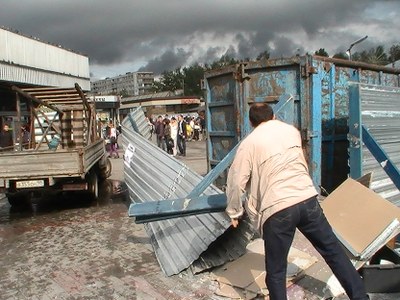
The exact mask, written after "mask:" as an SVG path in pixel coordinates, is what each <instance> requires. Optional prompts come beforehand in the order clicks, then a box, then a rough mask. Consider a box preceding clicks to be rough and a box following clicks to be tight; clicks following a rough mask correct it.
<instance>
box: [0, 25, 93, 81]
mask: <svg viewBox="0 0 400 300" xmlns="http://www.w3.org/2000/svg"><path fill="white" fill-rule="evenodd" d="M0 60H2V61H5V62H9V63H12V64H15V65H21V66H26V67H30V68H35V69H41V70H47V71H52V72H56V73H63V74H69V75H71V76H75V77H84V78H89V77H90V73H89V58H88V57H87V56H84V55H82V54H78V53H76V52H72V51H70V50H66V49H64V48H62V47H61V46H58V45H52V44H49V43H45V42H42V41H40V40H38V39H34V38H29V37H26V36H23V35H20V34H18V33H14V32H11V31H8V30H5V29H3V28H0Z"/></svg>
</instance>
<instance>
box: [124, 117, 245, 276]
mask: <svg viewBox="0 0 400 300" xmlns="http://www.w3.org/2000/svg"><path fill="white" fill-rule="evenodd" d="M135 123H137V124H135ZM145 123H146V121H145V119H144V113H143V111H142V110H141V109H136V110H134V111H133V112H132V113H131V115H130V116H128V117H126V118H125V119H124V120H123V122H122V144H123V147H124V148H125V149H126V151H125V155H124V160H125V167H124V175H125V182H126V184H127V186H128V189H129V195H130V198H131V200H132V201H134V202H146V201H155V200H163V199H177V198H184V197H186V196H187V195H188V194H189V193H190V192H191V191H192V190H193V188H194V187H195V186H196V185H197V184H199V183H200V181H201V180H202V177H201V176H200V175H199V174H197V173H195V172H193V171H191V170H190V169H189V168H188V166H186V165H185V164H184V163H183V162H182V161H179V160H177V159H175V158H173V157H171V156H170V155H169V154H167V152H165V151H163V150H161V149H160V148H158V147H157V146H156V145H155V144H154V143H152V142H151V141H149V139H148V137H143V136H142V134H143V135H145V136H147V130H148V127H146V126H144V125H141V124H145ZM146 128H147V129H146ZM216 193H222V191H221V190H219V189H218V188H216V187H215V186H209V187H208V188H207V189H206V190H205V191H204V193H202V195H212V194H216ZM242 223H243V225H242V227H241V229H239V230H232V231H226V229H228V228H229V226H230V219H229V217H228V216H227V215H226V214H225V213H211V214H201V215H196V216H190V217H181V218H175V219H170V220H165V221H156V222H151V223H147V224H146V225H145V228H146V231H147V233H148V235H149V236H150V238H151V243H152V245H153V249H154V251H155V254H156V257H157V259H158V261H159V263H160V266H161V269H162V270H163V271H164V273H165V274H167V275H173V274H177V273H179V272H181V271H183V270H185V269H187V268H189V267H191V268H192V269H193V270H194V271H202V270H204V269H208V268H211V267H214V266H218V265H221V264H223V263H225V262H227V261H229V260H232V259H235V258H237V257H239V256H240V255H242V254H243V253H244V252H245V246H246V245H247V243H248V242H249V240H250V239H251V237H252V235H253V234H252V232H251V230H250V224H249V223H247V222H242Z"/></svg>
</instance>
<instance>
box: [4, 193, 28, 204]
mask: <svg viewBox="0 0 400 300" xmlns="http://www.w3.org/2000/svg"><path fill="white" fill-rule="evenodd" d="M6 196H7V198H8V203H10V205H11V206H14V207H17V206H27V205H30V203H31V197H30V194H27V193H24V194H7V195H6Z"/></svg>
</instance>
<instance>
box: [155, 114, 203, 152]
mask: <svg viewBox="0 0 400 300" xmlns="http://www.w3.org/2000/svg"><path fill="white" fill-rule="evenodd" d="M149 126H150V127H151V133H152V134H153V133H154V134H155V135H156V139H157V146H158V147H160V148H161V149H163V150H164V151H166V152H167V153H168V154H171V155H173V156H177V155H178V156H186V141H191V140H195V141H198V140H201V139H202V138H203V137H204V128H205V122H204V118H202V117H200V116H199V117H197V118H196V117H193V116H186V117H184V116H183V115H177V116H172V117H168V115H166V116H164V117H163V116H161V115H159V116H158V117H157V119H156V120H155V121H152V120H151V119H149Z"/></svg>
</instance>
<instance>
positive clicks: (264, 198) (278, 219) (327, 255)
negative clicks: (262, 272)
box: [226, 103, 369, 300]
mask: <svg viewBox="0 0 400 300" xmlns="http://www.w3.org/2000/svg"><path fill="white" fill-rule="evenodd" d="M249 119H250V123H251V125H252V126H253V127H254V130H253V131H252V132H251V133H250V134H249V135H248V136H247V137H246V138H245V139H244V140H243V141H242V142H241V144H240V146H239V148H238V150H237V153H236V156H235V159H234V161H233V163H232V165H231V167H230V169H229V172H228V179H227V189H226V195H227V199H228V203H227V207H226V212H227V214H228V215H229V217H230V218H231V222H232V226H233V227H237V226H238V223H239V218H240V217H241V216H242V215H243V213H244V208H243V203H242V200H243V199H244V198H245V202H244V206H245V210H246V212H247V215H248V216H249V218H250V220H251V221H252V223H253V226H254V227H255V228H256V229H257V230H258V231H259V232H260V233H261V236H262V238H263V240H264V249H265V268H266V271H267V273H266V285H267V288H268V291H269V297H270V299H271V300H285V299H287V295H286V271H287V257H288V253H289V249H290V247H291V244H292V242H293V238H294V235H295V232H296V228H298V229H299V230H300V231H301V232H302V233H303V234H304V236H305V237H306V238H307V239H308V240H309V241H310V242H311V243H312V244H313V245H314V247H315V248H316V250H317V251H318V252H319V253H320V254H321V255H322V257H323V258H324V259H325V261H326V262H327V264H328V265H329V267H330V268H331V269H332V271H333V273H334V274H335V276H336V277H337V279H338V280H339V282H340V283H341V285H342V286H343V288H344V289H345V291H346V293H347V295H348V296H349V298H350V299H353V300H355V299H358V300H364V299H369V298H368V295H367V294H366V291H365V287H364V284H363V282H362V280H361V277H360V275H359V274H358V273H357V271H356V269H355V268H354V266H353V265H352V263H351V261H350V260H349V258H348V257H347V255H346V254H345V252H344V250H343V248H342V246H341V245H340V242H339V240H338V239H337V237H336V235H335V234H334V233H333V230H332V227H331V226H330V224H329V223H328V221H327V219H326V217H325V215H324V213H323V211H322V209H321V207H320V205H319V203H318V200H317V194H318V193H317V190H316V189H315V187H314V185H313V182H312V179H311V177H310V175H309V173H308V166H307V163H306V160H305V158H304V153H303V149H302V141H301V136H300V132H299V131H298V130H297V129H296V128H295V127H294V126H292V125H289V124H285V123H283V122H281V121H278V120H275V118H274V114H273V111H272V108H271V107H270V106H269V105H268V104H266V103H256V104H253V105H252V106H251V107H250V111H249Z"/></svg>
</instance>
